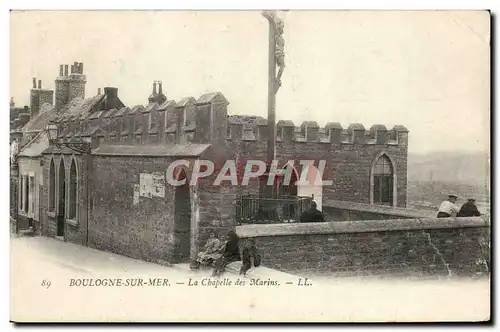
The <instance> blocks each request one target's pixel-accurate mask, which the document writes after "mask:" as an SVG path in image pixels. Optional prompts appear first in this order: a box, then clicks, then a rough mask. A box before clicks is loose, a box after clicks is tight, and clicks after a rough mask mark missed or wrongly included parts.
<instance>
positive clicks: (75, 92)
mask: <svg viewBox="0 0 500 332" xmlns="http://www.w3.org/2000/svg"><path fill="white" fill-rule="evenodd" d="M71 67H72V70H71V75H70V76H69V92H68V102H71V101H72V100H73V99H75V98H82V99H84V98H85V84H86V83H87V77H86V76H85V75H84V74H83V63H81V62H75V63H74V64H73V65H72V66H71Z"/></svg>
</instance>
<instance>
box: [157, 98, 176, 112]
mask: <svg viewBox="0 0 500 332" xmlns="http://www.w3.org/2000/svg"><path fill="white" fill-rule="evenodd" d="M172 106H175V100H167V101H165V102H164V103H163V104H161V105H160V107H158V110H159V111H163V110H166V109H167V108H169V107H172Z"/></svg>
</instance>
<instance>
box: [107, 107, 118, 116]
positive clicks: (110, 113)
mask: <svg viewBox="0 0 500 332" xmlns="http://www.w3.org/2000/svg"><path fill="white" fill-rule="evenodd" d="M117 111H118V110H117V109H116V108H112V109H110V110H107V111H104V115H103V116H104V117H105V118H110V117H112V116H113V114H114V113H115V112H117Z"/></svg>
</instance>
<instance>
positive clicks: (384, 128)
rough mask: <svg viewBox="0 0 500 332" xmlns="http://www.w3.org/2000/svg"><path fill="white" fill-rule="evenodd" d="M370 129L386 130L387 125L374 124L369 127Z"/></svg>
mask: <svg viewBox="0 0 500 332" xmlns="http://www.w3.org/2000/svg"><path fill="white" fill-rule="evenodd" d="M370 130H371V131H387V127H386V126H385V125H383V124H374V125H373V126H371V127H370Z"/></svg>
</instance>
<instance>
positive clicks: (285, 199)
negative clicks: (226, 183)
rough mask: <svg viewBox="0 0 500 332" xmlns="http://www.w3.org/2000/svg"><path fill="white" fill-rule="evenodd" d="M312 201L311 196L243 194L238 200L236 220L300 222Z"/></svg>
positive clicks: (243, 221)
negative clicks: (271, 196)
mask: <svg viewBox="0 0 500 332" xmlns="http://www.w3.org/2000/svg"><path fill="white" fill-rule="evenodd" d="M311 202H312V198H311V197H299V196H281V197H279V198H265V197H260V196H254V195H246V196H241V197H240V198H239V199H237V200H236V221H237V223H239V224H272V223H285V222H298V221H299V220H300V216H301V214H302V213H303V212H304V211H305V210H307V209H308V208H309V207H310V205H311Z"/></svg>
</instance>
